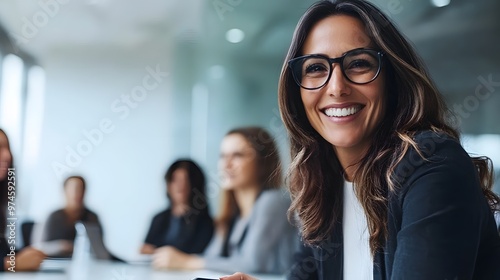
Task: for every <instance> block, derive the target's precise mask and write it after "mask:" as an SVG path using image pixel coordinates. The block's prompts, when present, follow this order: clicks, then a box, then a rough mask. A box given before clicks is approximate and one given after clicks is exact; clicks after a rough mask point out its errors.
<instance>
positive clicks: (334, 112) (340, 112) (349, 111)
mask: <svg viewBox="0 0 500 280" xmlns="http://www.w3.org/2000/svg"><path fill="white" fill-rule="evenodd" d="M360 109H361V106H354V107H349V108H328V109H326V110H325V114H326V115H327V116H329V117H347V116H350V115H354V114H356V113H357V112H358V111H359V110H360Z"/></svg>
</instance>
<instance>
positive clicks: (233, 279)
mask: <svg viewBox="0 0 500 280" xmlns="http://www.w3.org/2000/svg"><path fill="white" fill-rule="evenodd" d="M219 279H220V280H257V278H253V277H252V276H249V275H246V274H243V273H241V272H236V273H235V274H233V275H229V276H222V277H221V278H219Z"/></svg>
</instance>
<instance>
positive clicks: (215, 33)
mask: <svg viewBox="0 0 500 280" xmlns="http://www.w3.org/2000/svg"><path fill="white" fill-rule="evenodd" d="M313 2H314V1H312V0H308V1H304V0H273V1H267V0H213V1H212V0H211V1H206V0H183V1H178V0H165V1H160V0H143V1H130V0H129V1H118V0H82V1H70V0H57V1H56V0H41V1H18V0H3V1H1V2H0V23H1V24H2V25H3V26H4V28H5V29H6V30H7V31H8V33H9V34H10V35H11V36H12V37H13V38H14V41H15V42H16V44H15V45H16V46H19V47H20V48H21V49H22V50H23V51H25V52H27V53H29V54H31V55H32V56H34V57H35V58H36V59H37V60H38V61H39V62H40V64H42V65H43V64H44V63H45V62H46V60H47V59H49V58H50V56H51V54H53V53H55V52H61V51H64V52H66V53H71V52H74V53H75V54H77V53H79V52H95V53H101V54H102V53H105V52H108V53H109V52H113V51H115V50H117V49H120V50H125V53H129V54H133V53H134V52H148V51H149V52H155V53H153V55H158V56H163V55H165V53H164V52H162V50H173V54H172V55H173V56H175V55H176V51H179V53H182V54H183V55H189V52H192V55H193V56H194V57H195V58H196V60H197V62H198V63H199V65H201V67H200V69H197V71H199V72H200V73H202V75H203V73H204V71H208V69H210V67H211V66H213V65H223V66H226V71H233V72H235V71H236V72H238V73H240V75H241V76H242V77H250V78H251V77H253V78H254V79H261V78H262V79H266V78H268V79H269V81H264V82H271V81H272V79H276V77H275V76H274V75H266V74H265V73H266V67H270V68H272V69H273V71H275V70H276V68H279V67H281V63H282V61H283V57H284V55H285V52H286V49H287V47H288V44H289V42H290V39H291V35H292V32H293V29H294V27H295V24H296V23H297V21H298V19H299V17H300V15H301V14H302V13H303V12H304V10H305V9H306V8H307V7H308V6H310V4H311V3H313ZM372 2H374V3H375V4H377V5H378V6H379V7H380V8H381V9H382V10H383V11H385V12H386V13H387V14H389V15H390V16H391V17H392V18H393V19H394V20H395V21H396V23H397V24H398V25H399V26H400V28H401V29H402V30H403V32H404V33H405V34H406V35H407V36H408V37H409V38H410V39H411V40H412V41H413V42H414V44H415V46H416V47H417V49H418V51H419V53H420V54H421V56H422V57H423V58H424V60H425V61H426V62H427V65H428V67H429V70H430V72H431V74H432V76H433V77H434V78H435V80H436V82H437V84H438V87H439V88H440V89H441V90H442V92H443V93H444V94H445V95H446V98H447V100H448V101H449V102H450V104H462V103H463V102H465V101H466V100H467V98H468V96H471V95H473V94H474V91H475V89H476V88H477V87H478V85H479V84H480V77H484V78H487V77H488V76H489V75H492V79H493V80H500V68H499V67H500V52H498V46H500V35H499V34H500V19H499V17H498V16H497V12H498V11H500V1H497V0H476V1H467V0H451V4H450V5H449V6H446V7H442V8H437V7H434V6H433V5H432V4H431V2H430V0H421V1H411V0H374V1H372ZM232 28H239V29H241V30H243V31H244V32H245V38H244V39H243V41H242V42H241V43H238V44H233V43H229V42H228V41H227V40H226V39H225V34H226V32H227V30H229V29H232ZM187 46H189V48H190V51H189V52H187V51H185V50H183V48H185V47H187ZM198 60H199V61H198ZM236 65H238V66H239V67H238V68H237V70H236V68H235V67H236ZM241 65H244V66H245V67H240V66H241ZM257 72H258V73H260V74H259V75H257V74H256V73H257ZM207 75H208V74H207ZM256 75H257V76H256ZM273 83H274V84H275V83H276V81H273ZM496 96H499V95H498V94H497V95H495V97H492V98H491V99H490V100H489V102H488V103H493V104H496V105H500V101H499V99H498V97H496ZM488 106H493V105H488ZM497 107H498V106H497ZM497 107H496V108H497ZM488 108H493V107H488ZM495 111H496V110H495ZM496 114H497V113H495V112H494V111H493V110H492V111H491V112H490V111H487V112H480V113H477V114H475V117H476V118H479V119H475V118H474V117H472V118H470V119H467V120H465V127H466V129H465V130H467V131H470V132H473V133H479V132H490V133H500V126H499V125H498V124H496V123H495V122H493V121H489V120H491V119H498V117H499V115H496ZM481 120H485V121H483V122H481ZM476 121H478V122H481V124H480V125H475V122H476Z"/></svg>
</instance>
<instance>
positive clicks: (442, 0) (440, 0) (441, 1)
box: [431, 0, 451, 8]
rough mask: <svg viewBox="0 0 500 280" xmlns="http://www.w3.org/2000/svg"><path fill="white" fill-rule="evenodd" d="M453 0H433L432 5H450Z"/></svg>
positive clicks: (439, 6)
mask: <svg viewBox="0 0 500 280" xmlns="http://www.w3.org/2000/svg"><path fill="white" fill-rule="evenodd" d="M450 2H451V0H431V3H432V5H434V6H436V7H438V8H441V7H444V6H448V5H450Z"/></svg>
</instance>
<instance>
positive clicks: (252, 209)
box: [153, 127, 298, 273]
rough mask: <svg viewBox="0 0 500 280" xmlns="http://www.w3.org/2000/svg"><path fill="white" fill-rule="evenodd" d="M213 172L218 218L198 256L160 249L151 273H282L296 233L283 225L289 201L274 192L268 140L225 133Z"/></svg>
mask: <svg viewBox="0 0 500 280" xmlns="http://www.w3.org/2000/svg"><path fill="white" fill-rule="evenodd" d="M219 169H220V172H221V174H222V189H223V190H222V199H221V207H220V214H219V217H218V219H217V222H216V229H217V230H216V235H215V237H214V238H213V240H212V241H211V243H210V245H209V247H208V248H207V250H206V251H205V253H204V256H203V257H201V256H197V255H193V254H186V253H184V252H181V251H179V250H176V249H175V248H173V247H164V248H161V249H158V250H157V251H156V252H155V255H154V258H153V265H154V267H156V268H165V269H209V270H218V271H234V270H240V271H244V272H254V273H283V272H284V271H285V270H286V269H287V268H289V267H290V265H291V261H292V256H293V252H294V250H295V249H296V248H297V245H298V233H297V231H296V229H295V228H294V227H293V226H292V225H290V224H289V222H288V220H287V214H286V213H287V209H288V207H289V206H290V199H289V195H288V194H286V193H285V192H284V191H282V190H280V186H281V184H282V179H281V178H282V175H281V165H280V159H279V155H278V150H277V149H276V145H275V142H274V139H273V138H272V137H271V136H270V135H269V133H268V132H267V131H265V130H264V129H262V128H259V127H248V128H238V129H234V130H231V131H230V132H229V133H227V134H226V136H225V137H224V139H223V140H222V144H221V153H220V160H219Z"/></svg>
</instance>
